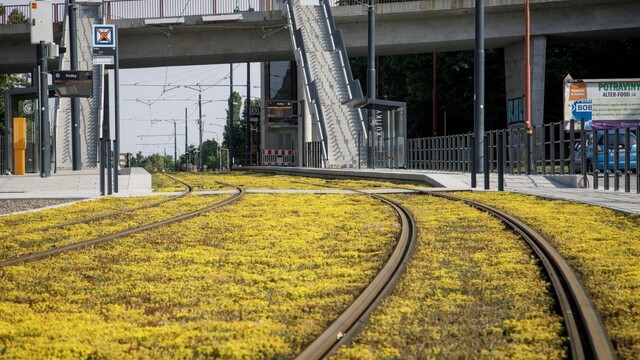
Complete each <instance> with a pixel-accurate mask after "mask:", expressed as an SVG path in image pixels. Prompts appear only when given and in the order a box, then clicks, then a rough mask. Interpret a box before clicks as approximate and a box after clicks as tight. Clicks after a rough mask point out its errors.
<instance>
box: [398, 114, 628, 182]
mask: <svg viewBox="0 0 640 360" xmlns="http://www.w3.org/2000/svg"><path fill="white" fill-rule="evenodd" d="M581 124H582V123H576V122H573V121H571V122H569V123H564V122H558V123H550V124H544V125H543V126H537V127H533V128H532V131H531V133H528V132H527V131H526V130H525V129H524V128H518V129H508V130H495V131H487V132H485V141H484V144H485V148H484V153H485V155H486V156H485V158H484V159H483V165H484V166H483V167H484V168H485V169H487V170H488V171H487V172H486V173H487V174H488V173H499V175H500V174H509V175H551V176H554V175H577V174H580V177H579V185H580V186H581V187H585V188H586V187H591V188H594V189H598V188H600V186H602V188H603V189H605V190H610V189H611V188H613V190H615V191H625V192H631V191H635V192H637V193H640V171H638V167H639V166H638V165H639V164H638V159H639V158H640V147H639V146H638V144H637V141H638V139H637V136H638V135H639V134H640V126H636V127H635V128H624V129H617V130H585V129H584V128H581V127H579V126H581ZM634 137H635V141H636V143H635V146H633V145H632V144H633V143H634V142H633V139H634ZM594 139H595V141H594ZM594 143H595V144H594ZM472 144H473V140H472V134H461V135H451V136H438V137H430V138H419V139H410V140H409V141H408V144H407V145H408V149H407V151H408V157H409V158H408V161H407V167H408V168H410V169H418V170H434V171H451V172H471V171H472V167H471V159H472V158H473V156H472V150H473V149H472ZM583 149H585V150H583ZM605 149H608V150H605ZM594 152H595V153H594ZM634 183H635V185H633V184H634ZM601 184H602V185H601ZM634 188H635V189H634Z"/></svg>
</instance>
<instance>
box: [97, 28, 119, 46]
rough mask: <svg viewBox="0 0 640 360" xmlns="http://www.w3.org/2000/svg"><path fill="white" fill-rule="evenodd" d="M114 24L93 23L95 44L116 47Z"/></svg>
mask: <svg viewBox="0 0 640 360" xmlns="http://www.w3.org/2000/svg"><path fill="white" fill-rule="evenodd" d="M114 38H115V30H114V26H113V25H93V46H98V47H115V46H116V44H115V41H114V40H115V39H114Z"/></svg>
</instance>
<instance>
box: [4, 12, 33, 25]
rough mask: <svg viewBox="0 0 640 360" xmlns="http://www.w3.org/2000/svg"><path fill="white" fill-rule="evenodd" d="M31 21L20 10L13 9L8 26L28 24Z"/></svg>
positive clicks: (8, 19)
mask: <svg viewBox="0 0 640 360" xmlns="http://www.w3.org/2000/svg"><path fill="white" fill-rule="evenodd" d="M28 23H29V19H27V17H26V16H24V14H23V13H22V11H20V10H18V9H13V11H11V13H9V17H8V18H7V24H28Z"/></svg>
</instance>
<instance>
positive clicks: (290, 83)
mask: <svg viewBox="0 0 640 360" xmlns="http://www.w3.org/2000/svg"><path fill="white" fill-rule="evenodd" d="M268 69H269V74H268V81H269V99H268V100H294V101H295V100H298V86H297V84H298V79H297V76H296V74H297V71H296V63H295V62H293V61H272V62H270V63H269V67H268Z"/></svg>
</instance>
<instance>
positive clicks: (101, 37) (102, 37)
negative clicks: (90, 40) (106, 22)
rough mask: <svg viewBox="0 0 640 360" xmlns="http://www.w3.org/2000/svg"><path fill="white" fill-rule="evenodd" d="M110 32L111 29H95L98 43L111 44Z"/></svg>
mask: <svg viewBox="0 0 640 360" xmlns="http://www.w3.org/2000/svg"><path fill="white" fill-rule="evenodd" d="M111 30H112V29H107V30H104V31H102V30H100V29H96V32H97V35H98V43H109V44H111Z"/></svg>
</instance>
